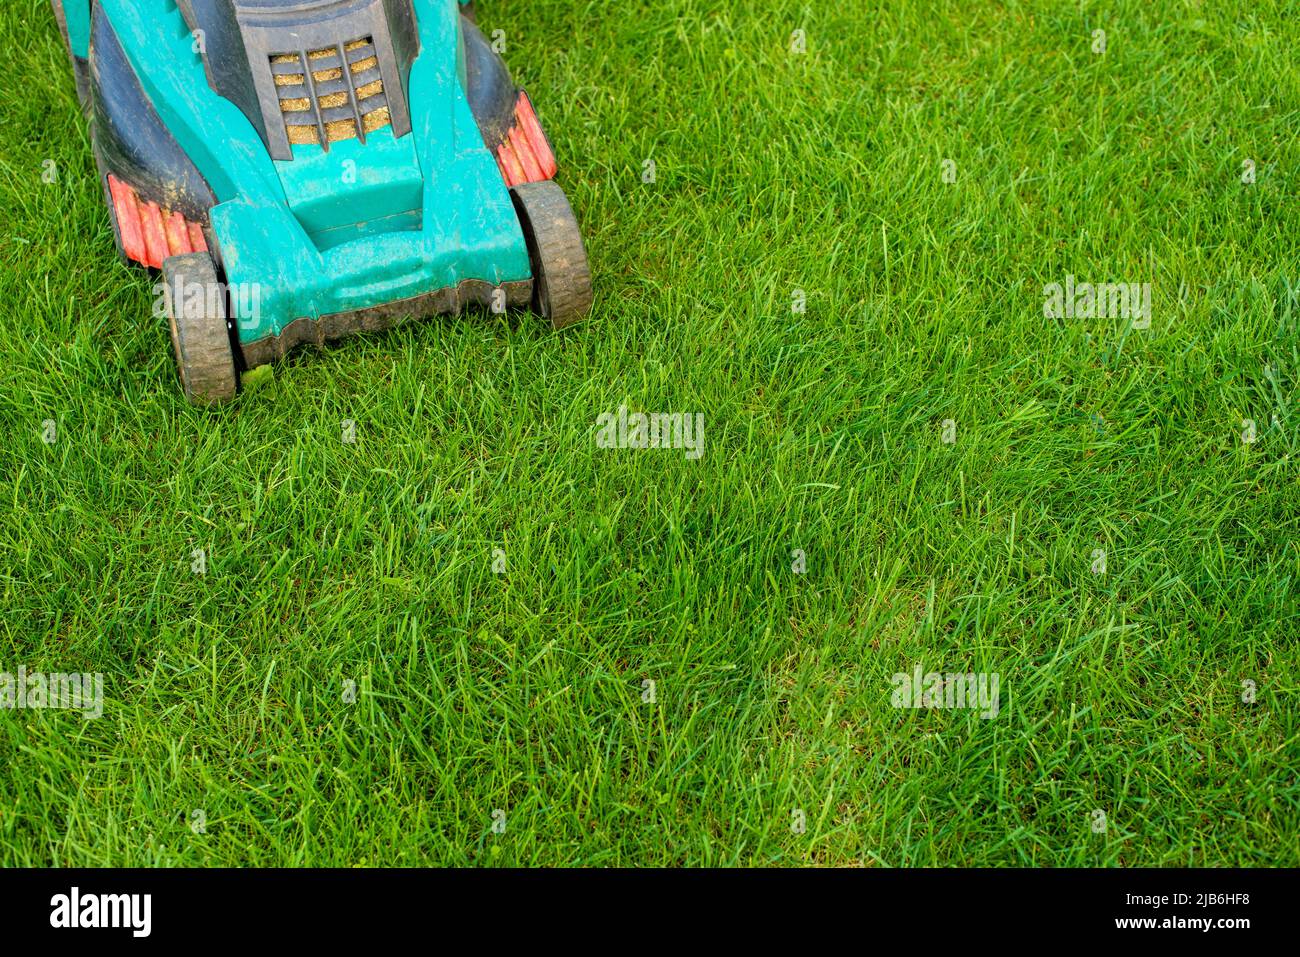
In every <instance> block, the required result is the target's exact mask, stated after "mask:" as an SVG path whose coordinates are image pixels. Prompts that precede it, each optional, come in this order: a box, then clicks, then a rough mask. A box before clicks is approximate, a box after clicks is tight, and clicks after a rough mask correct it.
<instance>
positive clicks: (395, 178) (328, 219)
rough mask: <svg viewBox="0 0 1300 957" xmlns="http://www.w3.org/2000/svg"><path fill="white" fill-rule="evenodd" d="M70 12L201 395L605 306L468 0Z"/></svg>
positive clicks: (144, 261) (61, 7)
mask: <svg viewBox="0 0 1300 957" xmlns="http://www.w3.org/2000/svg"><path fill="white" fill-rule="evenodd" d="M52 3H53V5H54V13H55V17H56V19H57V20H58V23H59V27H60V29H61V31H62V33H63V37H64V40H65V42H66V43H67V47H68V53H69V56H70V57H71V59H72V67H73V72H74V74H75V77H76V82H77V91H78V95H79V97H80V98H81V103H82V106H83V108H84V110H85V111H86V112H87V114H88V116H89V117H90V124H91V139H92V143H93V147H94V154H95V161H96V164H97V166H98V169H99V176H100V179H101V181H102V185H103V190H104V196H105V199H106V201H107V204H108V211H109V217H110V219H111V221H112V227H113V233H114V235H115V237H116V241H117V246H118V253H119V255H120V256H121V257H122V258H123V259H124V260H125V261H127V262H129V263H135V264H139V265H140V266H142V267H145V268H147V269H149V270H156V271H160V273H161V282H160V283H158V299H159V308H158V310H157V312H158V313H159V314H160V315H165V316H166V318H167V320H168V323H169V325H170V327H171V337H172V346H173V348H174V349H175V353H176V365H177V368H178V369H179V371H180V380H181V385H182V388H183V389H184V392H185V396H186V398H187V399H189V401H191V402H193V403H195V404H215V403H220V402H224V401H227V400H230V399H232V398H234V396H235V395H236V393H237V391H238V389H239V383H240V377H241V375H242V374H243V373H244V372H245V371H247V370H249V369H253V368H255V367H257V366H260V365H264V364H266V363H269V362H272V361H274V360H276V359H279V358H281V357H282V356H284V354H285V353H286V352H288V351H289V350H290V349H292V348H293V347H294V346H296V345H298V344H300V343H307V342H310V343H315V344H317V345H320V344H323V343H324V342H325V341H326V340H331V339H335V338H338V337H340V336H343V335H347V334H349V333H352V332H360V331H371V330H378V329H383V328H387V327H388V326H390V325H392V324H393V323H395V322H397V321H400V320H402V319H405V318H409V317H413V316H427V315H432V314H439V313H454V312H458V311H460V310H461V309H462V308H463V307H464V306H466V305H470V304H479V305H483V306H486V307H488V308H490V309H492V310H493V311H494V312H498V313H499V312H503V311H505V310H506V309H507V308H520V309H523V308H532V309H533V310H535V311H536V312H538V313H540V314H541V315H542V316H544V317H546V318H549V319H550V320H551V322H552V323H553V324H554V325H555V326H556V327H557V328H559V327H562V326H565V325H567V324H569V323H571V322H574V321H575V320H577V319H579V318H581V317H582V316H583V315H584V314H585V313H586V312H587V311H588V310H589V308H590V306H591V301H592V292H591V274H590V271H589V269H588V265H587V255H586V251H585V250H584V248H583V243H582V236H581V234H580V232H579V230H578V224H577V221H576V219H575V218H574V214H573V210H572V208H571V207H570V206H569V202H568V200H567V199H566V198H565V196H564V193H563V191H562V190H561V189H560V187H559V186H558V185H557V184H556V183H555V182H554V176H555V173H556V163H555V154H554V151H553V149H552V146H551V143H550V141H549V140H548V138H547V136H546V133H545V132H544V131H543V129H542V126H541V124H540V123H539V122H538V118H537V114H536V112H535V111H534V110H533V105H532V102H531V100H530V99H529V97H528V94H527V93H526V92H525V91H523V90H522V89H520V88H518V87H516V86H515V84H514V82H513V81H512V80H511V77H510V73H509V71H508V70H507V68H506V66H505V63H504V62H503V61H502V59H501V57H500V56H499V54H498V52H497V50H496V49H495V48H494V45H493V43H491V42H489V41H488V39H487V38H486V37H484V35H483V33H482V32H480V30H479V29H478V27H477V26H476V25H475V22H474V11H473V4H472V2H471V0H52Z"/></svg>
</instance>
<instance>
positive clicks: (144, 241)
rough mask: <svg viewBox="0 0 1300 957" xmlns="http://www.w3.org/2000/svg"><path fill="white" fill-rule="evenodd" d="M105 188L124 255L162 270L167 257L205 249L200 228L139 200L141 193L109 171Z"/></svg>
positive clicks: (178, 214) (205, 245) (176, 214)
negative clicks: (111, 202)
mask: <svg viewBox="0 0 1300 957" xmlns="http://www.w3.org/2000/svg"><path fill="white" fill-rule="evenodd" d="M108 191H109V194H110V195H111V196H112V197H113V214H114V216H115V217H116V218H117V231H118V235H119V236H120V237H121V239H122V250H123V251H124V252H125V253H126V258H127V259H130V260H132V261H133V262H138V263H140V264H142V265H145V266H151V267H153V268H154V269H161V268H162V264H163V260H164V259H166V258H167V257H168V256H179V255H182V254H184V253H202V252H207V251H208V243H207V240H206V239H205V238H204V237H203V227H202V226H201V225H200V224H198V223H195V222H191V221H190V220H188V219H186V218H185V217H184V216H182V215H181V214H180V213H178V212H175V211H174V210H170V209H164V208H163V207H161V206H159V205H158V204H157V203H146V202H141V201H140V195H139V194H138V193H137V192H136V191H135V190H134V189H133V188H132V187H131V186H129V185H128V184H127V183H124V182H123V181H122V180H120V179H118V178H117V177H116V176H114V175H113V174H112V173H109V174H108Z"/></svg>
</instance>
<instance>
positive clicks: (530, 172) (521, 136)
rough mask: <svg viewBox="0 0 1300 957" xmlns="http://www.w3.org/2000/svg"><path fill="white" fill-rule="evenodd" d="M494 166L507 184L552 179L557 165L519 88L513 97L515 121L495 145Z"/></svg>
mask: <svg viewBox="0 0 1300 957" xmlns="http://www.w3.org/2000/svg"><path fill="white" fill-rule="evenodd" d="M497 166H498V167H499V168H500V170H501V175H502V177H503V178H504V179H505V181H506V185H507V186H518V185H519V184H520V183H536V182H540V181H541V180H544V179H552V178H553V177H554V176H555V173H556V171H557V167H556V164H555V154H554V153H553V152H552V151H551V144H550V143H549V142H547V140H546V133H545V132H543V130H542V124H541V123H540V122H538V119H537V113H536V112H535V111H534V110H533V104H532V101H531V100H529V99H528V94H527V93H525V92H524V91H523V90H520V91H519V99H518V100H516V101H515V125H514V126H512V127H511V128H510V133H509V134H508V135H507V136H506V139H505V142H504V143H502V144H501V145H500V146H498V147H497Z"/></svg>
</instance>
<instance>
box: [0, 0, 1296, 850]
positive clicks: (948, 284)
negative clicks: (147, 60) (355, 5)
mask: <svg viewBox="0 0 1300 957" xmlns="http://www.w3.org/2000/svg"><path fill="white" fill-rule="evenodd" d="M1289 6H1290V5H1289V4H1288V3H1286V2H1284V0H1251V2H1249V3H1247V2H1240V0H1231V2H1228V0H1224V2H1215V3H1211V2H1208V0H1207V2H1199V0H1186V2H1177V0H1140V2H1139V0H1114V2H1109V3H1093V2H1078V3H1070V4H1063V3H1058V2H1050V0H1019V2H1017V0H1007V2H1003V3H997V2H991V0H990V2H969V0H932V2H924V0H898V2H894V3H889V4H861V3H843V4H817V5H809V4H804V3H795V2H789V0H761V2H760V0H674V2H669V3H651V2H647V0H640V2H634V0H588V2H584V3H578V2H574V0H534V2H530V3H522V2H518V3H505V2H503V0H479V3H478V15H479V22H480V24H481V25H483V26H484V27H485V28H486V29H487V30H488V31H489V32H490V31H491V30H493V29H496V28H500V29H502V30H504V31H505V37H506V39H507V44H508V48H507V59H508V60H509V62H510V63H511V65H512V67H513V68H514V69H515V71H516V77H517V79H518V80H519V81H520V82H521V83H522V84H523V85H525V86H527V87H528V89H529V90H530V92H531V93H532V96H533V100H534V102H535V103H536V104H537V107H538V110H539V113H540V115H541V117H542V119H543V122H544V123H546V124H547V126H548V130H549V133H550V135H551V138H552V140H553V141H554V142H555V144H556V148H557V152H558V153H559V155H560V163H561V174H560V182H561V183H562V184H563V186H564V187H565V189H566V190H567V191H568V193H569V195H570V196H571V197H572V199H573V201H574V205H575V207H576V209H577V210H578V212H579V216H580V218H581V219H582V221H583V223H584V228H585V231H586V234H587V242H588V247H589V250H590V253H591V258H592V262H593V268H594V270H595V274H596V277H597V304H596V308H595V310H594V313H593V315H592V316H591V318H590V320H589V321H587V322H586V323H584V324H582V325H580V326H577V327H574V328H573V329H570V330H567V331H565V332H563V333H559V334H556V333H553V332H551V331H550V330H549V329H548V328H547V327H546V326H545V325H544V324H543V323H542V322H541V321H539V320H537V319H535V318H533V317H531V316H528V315H513V314H512V315H509V316H505V317H502V316H493V315H490V314H488V313H486V312H475V313H472V314H466V315H462V316H459V317H455V318H446V319H434V320H428V321H421V322H418V323H413V324H410V325H406V326H404V327H402V328H400V329H398V330H396V331H394V332H391V333H387V334H383V335H378V336H369V337H361V338H353V339H351V340H347V341H345V342H343V343H341V344H340V345H338V346H336V347H332V348H329V349H327V350H325V351H324V352H316V351H306V352H300V353H297V354H295V356H294V357H292V358H291V359H290V360H289V361H287V362H286V363H284V364H282V365H280V366H278V367H277V368H276V369H275V373H274V378H273V380H272V381H269V382H264V383H262V384H261V385H260V386H259V387H257V388H253V389H249V390H247V391H246V392H245V393H244V394H243V395H242V396H241V397H240V399H239V400H238V401H237V403H235V404H234V405H233V406H230V407H228V408H225V409H222V410H219V411H199V410H195V409H192V408H189V407H188V406H186V405H185V404H184V402H183V399H182V398H181V395H180V391H179V389H178V387H177V383H176V381H175V372H174V368H173V363H172V356H171V345H170V341H169V338H168V333H167V330H166V327H165V324H164V323H163V322H161V321H159V320H155V319H153V318H152V316H151V308H152V299H153V297H152V293H151V291H150V285H151V280H149V279H148V278H147V277H145V276H144V275H143V274H140V273H136V272H132V271H130V270H128V269H127V268H125V267H124V266H121V265H119V264H118V262H117V261H116V259H115V257H114V253H113V243H112V237H111V233H110V229H109V224H108V217H107V213H106V211H105V210H104V208H103V204H102V199H101V195H100V191H99V188H98V185H97V183H96V179H95V174H94V165H93V161H92V159H91V155H90V151H89V144H88V139H87V131H86V128H85V125H84V123H83V122H82V120H81V118H80V116H79V114H78V111H77V108H76V98H75V93H74V88H73V83H72V78H71V73H70V70H69V69H68V65H67V62H66V58H65V56H64V52H63V48H62V46H61V43H60V41H59V37H58V34H57V32H56V29H55V25H54V19H53V16H52V14H51V12H50V9H49V4H48V3H46V2H44V0H11V2H10V3H8V4H6V5H5V9H4V11H3V12H0V29H2V30H3V33H4V36H5V37H6V38H7V41H8V42H7V49H8V52H7V57H6V60H7V62H6V66H5V69H4V70H3V71H0V100H2V101H3V102H4V103H5V108H4V122H3V123H0V315H2V316H3V320H2V321H3V327H4V329H5V331H6V335H5V336H4V337H3V343H2V344H0V429H2V432H0V434H2V435H3V443H0V479H2V480H3V485H0V498H2V502H3V504H0V594H2V597H3V608H4V614H3V617H0V671H7V672H16V670H17V668H18V667H19V666H23V667H25V668H26V669H27V670H28V671H29V672H30V671H42V672H70V671H78V672H81V671H84V672H102V673H103V674H104V715H103V717H102V718H100V719H99V720H84V719H83V718H82V717H80V716H79V715H76V714H73V713H69V712H66V711H36V710H8V711H0V862H3V863H6V864H10V865H19V864H22V865H51V864H54V865H59V864H77V865H153V864H159V865H164V864H165V865H207V864H213V865H215V864H224V865H231V864H239V865H398V864H405V865H409V864H500V865H529V864H548V865H570V864H581V865H661V864H693V865H700V864H706V865H729V864H739V865H769V864H772V865H800V864H818V865H867V866H878V865H890V866H894V865H1124V866H1134V865H1291V866H1296V865H1298V864H1300V770H1298V768H1300V712H1298V711H1297V704H1298V703H1300V650H1298V644H1300V643H1298V642H1297V637H1298V636H1300V603H1298V600H1297V593H1298V591H1300V480H1298V474H1297V457H1298V455H1300V344H1298V343H1300V206H1298V205H1297V193H1298V191H1300V174H1298V173H1297V170H1298V168H1300V135H1298V134H1300V70H1297V54H1296V51H1297V50H1298V49H1300V20H1297V19H1296V17H1295V16H1294V11H1291V12H1287V11H1288V8H1289ZM795 30H803V31H804V33H803V35H802V39H803V41H804V42H805V43H806V51H805V52H799V46H800V44H799V42H798V39H800V38H795V39H794V41H793V42H792V33H793V31H795ZM1096 30H1104V31H1105V51H1104V53H1099V52H1094V47H1095V46H1099V45H1100V44H1099V43H1098V40H1099V39H1100V38H1099V37H1098V36H1096V35H1095V34H1094V31H1096ZM792 47H793V49H792ZM47 160H52V161H53V167H50V166H48V165H47V164H46V161H47ZM647 160H651V161H653V173H654V175H653V176H652V177H651V176H650V175H649V171H650V167H649V166H647V162H646V161H647ZM946 161H951V162H946ZM1247 161H1249V162H1247ZM51 168H53V169H54V170H55V171H56V173H57V175H56V177H54V180H55V181H54V182H52V183H47V182H45V181H44V179H43V177H42V173H43V172H46V171H47V170H49V169H51ZM49 178H50V177H49V176H46V177H45V179H49ZM646 179H652V180H653V181H652V182H646V181H645V180H646ZM1251 180H1253V181H1251ZM1067 276H1073V277H1076V279H1077V281H1080V282H1082V281H1090V282H1097V283H1111V282H1115V283H1118V282H1130V283H1150V284H1151V290H1152V307H1151V321H1150V326H1149V328H1133V326H1134V323H1133V322H1132V321H1131V320H1126V319H1123V318H1120V317H1116V318H1069V319H1065V318H1060V319H1057V318H1046V317H1045V316H1044V308H1043V307H1044V287H1045V286H1046V285H1047V284H1049V283H1054V282H1056V283H1065V282H1066V277H1067ZM800 303H802V305H803V308H802V311H800V310H799V306H800ZM620 405H626V406H627V407H628V408H629V409H630V410H632V411H634V412H635V411H645V412H655V411H658V412H692V413H699V414H702V415H703V418H704V423H705V433H704V435H705V445H704V453H703V455H702V456H701V457H699V458H698V459H691V458H688V457H687V456H686V455H684V454H683V453H682V452H681V451H671V450H637V449H604V448H599V447H598V446H597V443H596V441H595V438H594V436H595V425H596V421H597V418H598V417H599V416H600V415H601V414H602V413H603V412H607V411H614V410H616V409H617V408H618V407H619V406H620ZM46 420H52V421H53V422H54V423H55V426H56V429H55V434H54V436H53V441H52V442H49V443H47V442H46V441H45V439H46V438H47V437H49V436H48V434H47V429H46V427H45V426H44V425H43V423H45V422H46ZM344 420H352V421H354V422H355V423H356V441H355V443H354V444H347V443H345V442H344V441H343V440H342V429H343V424H342V423H343V422H344ZM947 420H951V424H950V425H949V426H948V427H947V430H946V434H945V422H946V421H947ZM1246 420H1250V422H1253V424H1254V427H1253V433H1252V429H1251V426H1250V425H1249V424H1248V423H1247V421H1246ZM1243 437H1244V438H1243ZM945 439H947V440H948V441H945ZM1244 439H1253V441H1246V440H1244ZM199 548H201V549H203V550H204V552H205V555H206V563H207V567H206V573H205V574H203V575H198V574H195V573H194V572H193V571H192V570H191V566H192V561H193V559H192V554H193V552H194V550H195V549H199ZM498 549H499V551H495V550H498ZM1099 551H1104V552H1105V571H1104V573H1101V572H1100V571H1094V569H1099V568H1100V566H1099V564H1098V555H1099ZM502 560H504V573H499V572H500V569H501V564H502ZM494 566H495V569H494ZM796 568H798V569H801V570H802V571H801V572H800V571H796ZM917 665H920V666H922V667H923V669H924V670H925V671H932V670H933V671H942V672H971V673H997V674H998V675H999V677H1000V699H999V701H1000V708H999V710H998V713H997V715H996V716H995V717H991V718H989V719H984V718H981V717H980V716H978V715H977V714H975V713H972V712H971V711H969V710H925V709H922V710H913V709H896V708H894V707H892V705H891V693H892V686H891V677H892V676H893V675H894V674H895V673H900V672H901V673H911V672H912V670H913V668H914V667H916V666H917ZM650 683H653V684H650ZM1252 692H1253V694H1252ZM1252 696H1253V698H1254V700H1253V702H1252V701H1248V700H1243V698H1247V699H1249V698H1251V697H1252ZM651 699H652V700H651ZM497 811H500V812H502V813H499V814H495V816H494V812H497ZM1098 811H1100V812H1103V813H1104V815H1105V818H1104V821H1105V827H1104V829H1102V828H1101V827H1100V822H1101V820H1102V819H1101V818H1099V817H1098V816H1097V815H1096V812H1098ZM196 812H199V813H198V814H196ZM494 821H495V822H496V827H495V829H494ZM801 823H802V825H803V826H802V827H800V826H798V825H799V824H801ZM503 826H504V830H502V827H503Z"/></svg>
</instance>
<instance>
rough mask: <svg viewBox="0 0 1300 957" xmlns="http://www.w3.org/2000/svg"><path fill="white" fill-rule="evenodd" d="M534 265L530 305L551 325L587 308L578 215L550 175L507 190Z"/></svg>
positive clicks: (587, 289) (589, 297) (586, 270)
mask: <svg viewBox="0 0 1300 957" xmlns="http://www.w3.org/2000/svg"><path fill="white" fill-rule="evenodd" d="M510 194H511V196H513V197H514V201H515V211H516V212H517V213H518V214H519V224H520V225H521V226H522V227H523V230H524V239H525V240H527V242H528V258H529V260H530V261H531V262H532V267H533V308H534V309H535V310H536V311H537V312H538V313H540V314H541V315H542V316H545V317H546V318H547V319H550V320H551V324H552V325H554V326H555V328H556V329H563V328H564V327H565V326H567V325H569V324H571V323H574V322H577V321H578V320H579V319H581V318H582V317H583V316H585V315H586V314H587V313H588V312H589V311H590V310H591V300H592V292H591V267H590V266H589V265H588V264H587V251H586V249H585V248H584V247H583V245H582V232H581V230H580V229H579V228H578V220H577V217H575V216H574V215H573V207H571V206H570V205H569V201H568V199H566V198H565V196H564V190H562V189H560V187H559V186H557V185H556V184H555V183H553V182H552V181H551V180H542V181H541V182H540V183H522V184H520V185H519V186H516V187H514V188H513V189H511V190H510Z"/></svg>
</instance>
